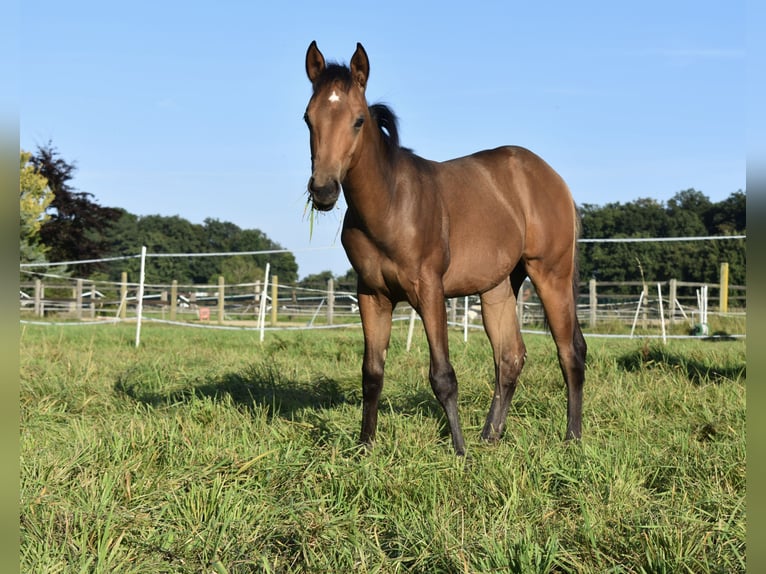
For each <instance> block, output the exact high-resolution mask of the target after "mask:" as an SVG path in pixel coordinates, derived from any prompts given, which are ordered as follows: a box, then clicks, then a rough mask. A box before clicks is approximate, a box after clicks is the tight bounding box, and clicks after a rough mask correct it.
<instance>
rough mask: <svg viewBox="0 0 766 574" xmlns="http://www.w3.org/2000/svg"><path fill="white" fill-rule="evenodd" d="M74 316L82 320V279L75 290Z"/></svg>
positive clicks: (78, 281) (76, 284)
mask: <svg viewBox="0 0 766 574" xmlns="http://www.w3.org/2000/svg"><path fill="white" fill-rule="evenodd" d="M74 316H75V318H77V319H82V279H78V280H77V283H75V288H74Z"/></svg>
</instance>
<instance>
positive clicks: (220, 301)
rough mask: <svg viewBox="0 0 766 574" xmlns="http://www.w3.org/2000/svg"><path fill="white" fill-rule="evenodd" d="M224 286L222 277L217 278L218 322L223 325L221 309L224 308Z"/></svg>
mask: <svg viewBox="0 0 766 574" xmlns="http://www.w3.org/2000/svg"><path fill="white" fill-rule="evenodd" d="M225 289H226V285H225V283H224V278H223V275H219V276H218V322H219V323H223V308H224V290H225Z"/></svg>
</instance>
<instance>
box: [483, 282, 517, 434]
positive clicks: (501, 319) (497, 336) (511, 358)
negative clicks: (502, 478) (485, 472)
mask: <svg viewBox="0 0 766 574" xmlns="http://www.w3.org/2000/svg"><path fill="white" fill-rule="evenodd" d="M514 291H516V292H517V291H518V287H517V286H516V285H512V284H511V281H510V279H506V280H505V281H504V282H503V283H501V284H500V285H498V286H497V287H495V288H494V289H492V290H490V291H487V292H486V293H484V294H482V295H481V312H482V320H483V321H484V330H485V332H486V333H487V337H488V338H489V341H490V344H491V346H492V353H493V356H494V361H495V390H494V394H493V395H492V403H491V405H490V407H489V412H488V413H487V420H486V423H485V424H484V429H483V430H482V433H481V437H482V438H483V439H484V440H487V441H492V442H494V441H497V440H499V439H500V437H501V436H502V434H503V431H504V430H505V422H506V419H507V417H508V409H509V407H510V405H511V399H512V398H513V394H514V392H515V391H516V383H517V379H518V377H519V374H520V373H521V369H522V368H523V366H524V359H525V357H526V348H525V347H524V342H523V340H522V338H521V330H520V329H519V323H518V319H517V317H516V296H515V294H514Z"/></svg>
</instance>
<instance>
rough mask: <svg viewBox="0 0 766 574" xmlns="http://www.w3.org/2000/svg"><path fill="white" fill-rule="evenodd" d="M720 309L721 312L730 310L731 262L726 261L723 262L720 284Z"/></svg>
mask: <svg viewBox="0 0 766 574" xmlns="http://www.w3.org/2000/svg"><path fill="white" fill-rule="evenodd" d="M720 294H721V295H720V297H721V298H720V303H719V307H720V309H719V310H720V311H721V313H728V312H729V263H728V262H726V261H724V262H723V263H721V286H720Z"/></svg>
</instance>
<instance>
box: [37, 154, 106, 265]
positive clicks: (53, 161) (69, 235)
mask: <svg viewBox="0 0 766 574" xmlns="http://www.w3.org/2000/svg"><path fill="white" fill-rule="evenodd" d="M31 162H32V165H34V167H35V169H36V170H37V171H38V172H39V173H40V175H42V176H43V177H45V179H46V180H47V181H48V186H49V188H50V190H51V191H52V192H53V200H52V201H51V203H50V206H49V207H50V208H51V209H52V210H53V211H52V213H50V217H49V219H48V220H47V221H46V222H45V223H43V224H42V226H41V228H40V237H41V239H42V241H43V243H44V244H45V245H46V246H47V247H48V248H49V250H50V251H49V253H50V258H51V260H53V261H80V260H88V259H99V258H102V257H104V256H105V255H106V248H107V245H106V241H105V239H104V234H105V232H106V231H107V230H108V229H109V227H110V226H111V225H112V222H113V221H114V220H115V219H116V218H117V217H118V216H119V215H120V212H119V211H118V210H116V209H114V208H110V207H102V206H100V205H99V204H98V203H96V202H95V201H92V200H91V198H92V197H93V195H92V194H90V193H85V192H78V191H76V190H75V189H74V188H73V187H72V186H71V185H70V183H69V182H70V181H71V180H72V178H73V174H74V172H75V170H76V167H75V165H74V164H73V163H67V162H66V161H64V160H63V159H62V158H61V157H59V154H58V152H57V151H56V149H55V148H54V147H53V146H52V145H51V144H50V143H48V145H47V146H39V147H38V148H37V153H36V154H35V155H33V156H32V158H31ZM100 268H103V265H100V264H98V263H89V264H83V265H81V266H80V267H78V269H77V273H78V274H80V275H82V276H87V275H89V274H90V273H92V272H93V271H95V270H98V269H100Z"/></svg>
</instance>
